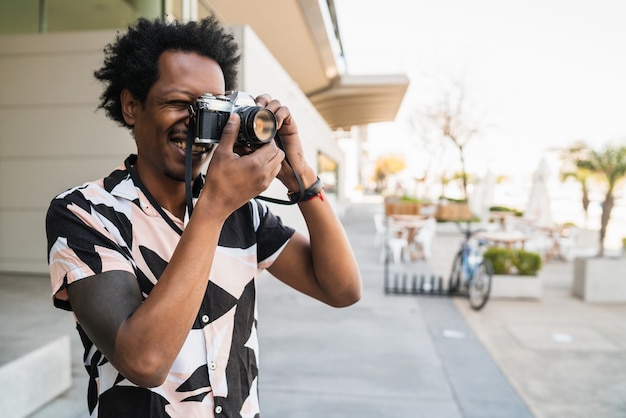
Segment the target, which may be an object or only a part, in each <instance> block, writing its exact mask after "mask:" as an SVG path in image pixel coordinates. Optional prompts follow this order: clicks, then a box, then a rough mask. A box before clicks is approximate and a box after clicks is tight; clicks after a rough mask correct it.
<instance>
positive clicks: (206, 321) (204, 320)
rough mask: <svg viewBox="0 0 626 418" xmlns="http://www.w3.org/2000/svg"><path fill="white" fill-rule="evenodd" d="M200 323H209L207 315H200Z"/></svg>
mask: <svg viewBox="0 0 626 418" xmlns="http://www.w3.org/2000/svg"><path fill="white" fill-rule="evenodd" d="M202 322H204V323H205V324H208V323H209V315H202Z"/></svg>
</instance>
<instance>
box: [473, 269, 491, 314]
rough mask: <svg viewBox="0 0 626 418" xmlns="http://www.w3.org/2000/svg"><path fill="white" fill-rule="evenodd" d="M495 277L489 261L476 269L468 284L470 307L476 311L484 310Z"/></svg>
mask: <svg viewBox="0 0 626 418" xmlns="http://www.w3.org/2000/svg"><path fill="white" fill-rule="evenodd" d="M492 276H493V268H492V267H491V263H490V262H489V260H483V261H481V262H480V264H479V265H478V266H477V267H476V271H475V272H474V275H473V276H472V277H471V279H470V281H469V283H468V289H467V290H468V298H469V303H470V306H471V307H472V308H473V309H475V310H477V311H478V310H480V309H482V308H483V307H484V306H485V304H486V303H487V300H489V293H490V292H491V277H492Z"/></svg>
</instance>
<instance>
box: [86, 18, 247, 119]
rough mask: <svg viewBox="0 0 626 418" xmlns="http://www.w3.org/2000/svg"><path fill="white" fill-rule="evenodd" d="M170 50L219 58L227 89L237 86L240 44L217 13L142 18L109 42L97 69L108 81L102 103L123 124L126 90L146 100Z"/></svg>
mask: <svg viewBox="0 0 626 418" xmlns="http://www.w3.org/2000/svg"><path fill="white" fill-rule="evenodd" d="M168 50H176V51H184V52H195V53H197V54H200V55H202V56H206V57H209V58H211V59H213V60H215V62H217V63H218V64H219V66H220V67H221V69H222V72H223V74H224V81H225V85H226V90H227V91H228V90H234V89H235V88H236V78H237V68H236V66H237V64H238V63H239V59H240V55H239V47H238V45H237V43H236V42H235V40H234V38H233V36H232V34H230V33H229V32H227V31H226V30H225V29H224V27H222V26H221V25H220V24H219V23H218V22H217V20H215V18H213V17H208V18H205V19H203V20H200V21H198V22H195V21H192V22H188V23H180V22H173V23H170V22H164V21H162V20H160V19H156V20H147V19H144V18H141V19H139V20H138V21H137V23H136V24H135V25H134V26H131V27H129V28H128V31H127V32H126V33H124V34H118V35H117V37H116V39H115V41H114V42H113V43H110V44H109V45H107V46H106V47H105V48H104V55H105V58H104V65H103V66H102V68H100V69H99V70H97V71H95V72H94V76H95V77H96V79H98V80H99V81H100V82H102V83H104V84H105V89H104V91H103V93H102V95H101V96H100V103H99V106H98V108H103V109H104V110H105V111H106V114H107V116H108V117H109V118H111V119H112V120H114V121H116V122H117V123H119V124H120V125H121V126H125V127H129V126H128V125H127V124H126V122H125V121H124V118H123V116H122V106H121V101H120V94H121V93H122V90H123V89H127V90H129V91H130V92H131V93H132V94H133V96H134V97H135V98H137V99H138V100H139V101H140V102H141V103H144V102H145V100H146V97H147V96H148V91H149V90H150V88H151V87H152V85H153V84H154V83H155V82H156V81H157V79H158V77H159V66H158V65H159V58H160V57H161V54H162V53H163V52H165V51H168Z"/></svg>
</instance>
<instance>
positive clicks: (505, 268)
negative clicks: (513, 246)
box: [483, 247, 513, 274]
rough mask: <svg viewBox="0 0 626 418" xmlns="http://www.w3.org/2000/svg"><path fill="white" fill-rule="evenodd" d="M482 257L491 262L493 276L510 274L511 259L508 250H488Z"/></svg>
mask: <svg viewBox="0 0 626 418" xmlns="http://www.w3.org/2000/svg"><path fill="white" fill-rule="evenodd" d="M483 257H485V258H486V259H487V260H489V261H490V262H491V265H492V266H493V274H510V273H511V270H513V257H512V256H511V250H509V249H508V248H498V247H491V248H488V249H487V250H486V251H485V253H484V254H483Z"/></svg>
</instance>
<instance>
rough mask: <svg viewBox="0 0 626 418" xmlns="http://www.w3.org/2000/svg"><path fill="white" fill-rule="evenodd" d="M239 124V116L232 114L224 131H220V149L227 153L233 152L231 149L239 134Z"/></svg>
mask: <svg viewBox="0 0 626 418" xmlns="http://www.w3.org/2000/svg"><path fill="white" fill-rule="evenodd" d="M240 123H241V118H240V117H239V114H237V113H235V112H233V113H231V115H230V116H229V118H228V121H227V122H226V125H225V126H224V129H223V130H222V137H221V138H220V144H219V146H220V147H222V149H226V150H228V151H229V152H232V151H233V147H234V146H235V141H236V140H237V135H238V134H239V125H240Z"/></svg>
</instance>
